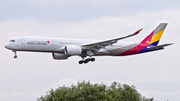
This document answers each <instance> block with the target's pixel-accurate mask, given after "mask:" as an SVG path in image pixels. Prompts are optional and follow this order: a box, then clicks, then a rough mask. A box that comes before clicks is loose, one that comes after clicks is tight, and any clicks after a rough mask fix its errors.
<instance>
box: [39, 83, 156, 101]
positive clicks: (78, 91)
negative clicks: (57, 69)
mask: <svg viewBox="0 0 180 101" xmlns="http://www.w3.org/2000/svg"><path fill="white" fill-rule="evenodd" d="M37 101H153V98H146V97H145V96H142V95H141V94H140V93H139V92H138V91H137V90H136V87H135V86H133V85H132V86H129V85H127V84H120V83H117V82H113V83H112V84H111V85H110V86H107V85H105V84H103V83H102V84H91V83H90V81H88V82H85V81H83V82H78V83H77V85H71V86H70V87H66V86H65V85H64V86H62V87H58V88H57V89H51V90H49V91H47V92H46V94H45V95H42V96H41V97H40V98H38V99H37Z"/></svg>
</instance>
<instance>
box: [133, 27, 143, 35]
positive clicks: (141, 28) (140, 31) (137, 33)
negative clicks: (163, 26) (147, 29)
mask: <svg viewBox="0 0 180 101" xmlns="http://www.w3.org/2000/svg"><path fill="white" fill-rule="evenodd" d="M142 30H143V29H142V28H141V29H140V30H138V31H136V32H135V33H134V34H138V33H140V32H141V31H142Z"/></svg>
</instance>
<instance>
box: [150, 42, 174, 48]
mask: <svg viewBox="0 0 180 101" xmlns="http://www.w3.org/2000/svg"><path fill="white" fill-rule="evenodd" d="M169 45H173V43H170V44H163V45H159V46H154V47H148V49H160V48H164V47H166V46H169Z"/></svg>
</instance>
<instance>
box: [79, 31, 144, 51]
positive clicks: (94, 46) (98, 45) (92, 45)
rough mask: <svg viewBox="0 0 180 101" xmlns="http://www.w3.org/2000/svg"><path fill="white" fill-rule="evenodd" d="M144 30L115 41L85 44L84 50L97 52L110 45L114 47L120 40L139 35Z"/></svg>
mask: <svg viewBox="0 0 180 101" xmlns="http://www.w3.org/2000/svg"><path fill="white" fill-rule="evenodd" d="M141 30H142V29H140V30H138V31H136V32H135V33H133V34H130V35H127V36H125V37H120V38H115V39H111V40H105V41H98V42H92V43H86V44H83V45H82V48H83V49H87V50H91V51H92V50H95V51H98V50H99V49H101V48H104V47H106V46H109V45H112V44H114V43H116V42H117V41H118V40H122V39H125V38H128V37H131V36H134V35H137V34H138V33H139V32H140V31H141Z"/></svg>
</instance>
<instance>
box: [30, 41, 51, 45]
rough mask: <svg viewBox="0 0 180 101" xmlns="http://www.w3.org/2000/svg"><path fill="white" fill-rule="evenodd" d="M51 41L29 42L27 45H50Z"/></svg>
mask: <svg viewBox="0 0 180 101" xmlns="http://www.w3.org/2000/svg"><path fill="white" fill-rule="evenodd" d="M49 43H50V41H46V42H45V41H29V42H27V44H32V45H48V44H49Z"/></svg>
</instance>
